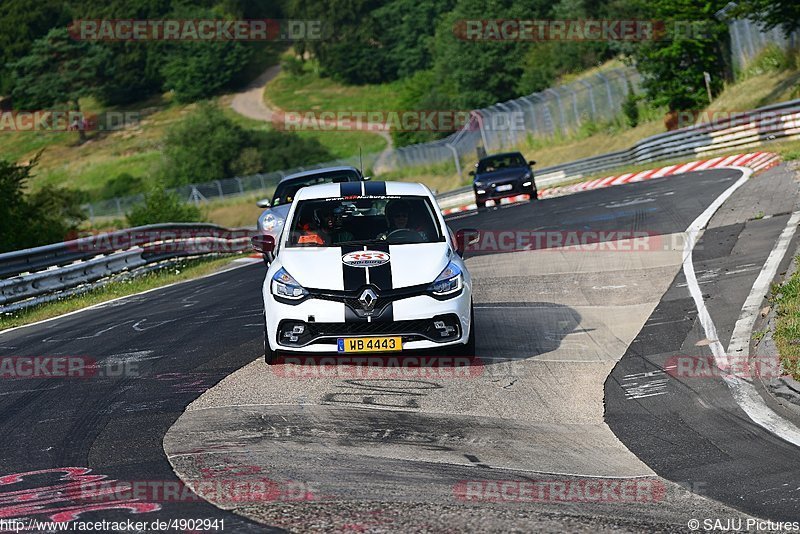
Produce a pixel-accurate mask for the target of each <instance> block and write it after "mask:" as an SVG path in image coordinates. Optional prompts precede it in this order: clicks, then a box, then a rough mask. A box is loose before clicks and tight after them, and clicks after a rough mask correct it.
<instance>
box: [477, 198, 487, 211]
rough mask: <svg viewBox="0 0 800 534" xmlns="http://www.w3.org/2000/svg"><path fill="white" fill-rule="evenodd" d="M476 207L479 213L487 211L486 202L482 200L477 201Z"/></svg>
mask: <svg viewBox="0 0 800 534" xmlns="http://www.w3.org/2000/svg"><path fill="white" fill-rule="evenodd" d="M475 206H476V207H477V209H478V211H483V210H485V209H486V201H484V202H481V201H480V200H475Z"/></svg>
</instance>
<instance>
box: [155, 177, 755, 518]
mask: <svg viewBox="0 0 800 534" xmlns="http://www.w3.org/2000/svg"><path fill="white" fill-rule="evenodd" d="M740 175H741V173H740V172H739V171H730V170H727V171H726V170H716V171H705V172H701V173H692V175H687V176H684V177H673V178H671V179H669V180H654V181H653V182H650V183H645V184H631V185H628V186H620V187H616V188H612V189H611V190H606V191H603V190H599V191H593V192H587V193H583V194H580V195H574V196H572V197H565V198H563V199H553V200H551V201H544V202H539V203H538V206H535V209H534V206H533V205H534V204H537V203H531V205H527V204H526V205H522V206H508V207H502V208H499V209H496V210H492V211H490V212H488V213H486V214H482V215H478V216H477V218H478V221H475V220H469V218H459V219H458V222H459V223H460V224H461V225H462V227H468V226H471V225H478V224H476V223H477V222H480V223H481V224H480V227H481V228H482V229H483V228H487V229H490V230H491V229H502V228H504V227H505V228H515V227H516V228H535V229H541V230H547V229H548V228H552V229H554V230H555V229H559V228H561V227H567V228H592V229H594V228H606V229H608V228H612V229H613V228H616V227H624V228H626V229H630V228H631V227H633V228H637V227H638V228H642V227H646V228H648V230H650V229H653V230H655V231H657V232H658V235H659V236H660V237H661V243H662V244H663V246H662V247H661V248H660V249H659V250H629V249H628V248H626V247H619V250H613V251H602V250H584V249H582V248H581V247H573V248H570V247H564V248H563V249H559V250H552V249H548V250H525V251H517V252H510V253H501V254H492V255H485V256H475V257H472V258H469V259H468V260H467V264H468V267H469V269H470V272H471V274H472V276H473V279H474V281H475V287H474V302H475V322H476V327H477V330H476V331H477V333H478V336H477V356H478V358H480V359H481V361H482V367H481V370H480V372H476V373H474V374H473V375H470V376H461V377H447V378H430V377H419V378H415V377H408V378H393V379H383V380H381V379H369V378H360V377H348V376H339V377H330V376H320V377H315V378H296V377H293V376H292V373H293V372H296V371H293V370H291V369H288V368H289V367H291V365H288V364H287V365H285V366H272V367H270V366H267V365H265V364H264V362H263V359H261V358H259V359H257V360H256V361H254V362H253V363H251V364H249V365H247V366H246V367H244V368H242V369H241V370H239V371H237V372H235V373H233V374H231V375H230V376H228V377H227V378H225V379H224V380H222V381H221V382H220V383H219V384H218V385H217V386H215V387H213V388H211V389H209V390H208V391H207V392H206V393H204V394H203V395H201V396H200V397H199V398H198V399H197V400H196V401H195V402H193V403H192V404H191V405H189V406H188V408H187V410H186V412H185V413H184V414H183V415H182V416H181V417H180V418H179V419H178V421H177V422H176V423H175V425H174V426H173V427H172V428H170V430H169V432H168V433H167V435H166V436H165V438H164V448H165V451H166V453H167V456H168V458H169V460H170V462H171V463H172V464H173V467H174V468H175V470H176V473H177V474H178V475H179V476H180V477H181V478H182V479H184V480H187V481H188V480H192V479H195V478H196V477H197V476H199V475H198V473H200V470H201V469H202V466H203V465H205V464H211V465H216V466H223V465H227V466H232V467H235V468H240V469H241V468H246V467H248V466H249V467H251V468H258V471H257V472H258V473H259V476H261V475H264V474H265V475H266V476H268V477H270V478H271V479H275V480H300V481H305V482H307V483H308V484H309V485H310V486H313V487H314V488H315V492H316V493H315V495H317V496H319V499H311V500H309V501H308V502H302V503H296V502H295V503H286V502H275V503H257V504H253V503H250V504H248V505H240V506H235V505H234V506H230V508H233V509H235V510H236V512H237V513H240V514H242V515H244V516H246V517H249V518H252V519H256V520H261V521H267V522H269V523H270V524H273V525H277V526H281V527H286V528H291V529H293V530H294V529H296V530H297V531H304V530H307V529H310V530H315V529H320V530H327V529H328V528H330V529H333V530H337V529H339V530H342V529H343V527H342V525H343V524H349V523H348V521H349V520H348V518H350V519H351V520H352V521H350V522H354V523H358V522H359V521H361V522H362V523H363V524H364V525H366V527H365V528H366V530H368V531H373V530H374V531H389V530H396V529H397V528H399V527H402V528H406V529H412V530H414V529H419V530H423V531H426V530H431V531H441V530H442V529H443V530H444V531H447V530H448V528H452V529H453V530H457V529H463V528H470V527H472V528H482V529H488V530H491V531H514V530H515V529H516V530H519V531H525V530H528V529H531V528H541V529H543V530H553V531H563V530H564V529H567V530H576V531H580V528H586V529H591V530H600V531H603V530H607V529H619V531H641V530H642V529H644V530H648V531H659V530H663V531H675V530H676V529H678V528H682V527H685V525H686V521H687V520H688V519H690V518H692V517H729V516H734V515H735V516H737V517H748V516H744V515H742V514H741V513H739V512H737V511H736V510H733V509H731V508H728V507H726V506H724V505H722V504H720V503H717V502H714V501H711V500H708V499H704V498H702V497H698V496H697V495H694V494H692V493H690V492H689V491H687V490H686V489H685V488H683V487H681V486H680V485H676V484H674V483H671V482H667V481H665V480H663V479H660V478H658V477H657V476H655V473H654V471H652V470H651V468H650V467H648V466H647V465H646V464H645V463H644V462H642V461H641V460H640V459H639V458H637V456H635V455H634V454H632V453H631V452H630V451H629V450H628V449H627V448H626V447H625V445H624V444H623V443H622V442H620V440H619V439H618V438H617V437H616V436H615V434H614V433H613V432H612V431H611V430H610V428H609V427H608V426H607V425H606V423H605V421H604V383H605V381H606V379H607V377H608V376H609V374H610V373H611V371H612V369H613V368H614V366H615V365H616V363H617V362H618V361H619V360H620V358H622V356H623V354H625V353H626V350H627V349H628V347H629V346H630V344H631V343H632V341H633V340H634V339H635V338H636V337H637V335H638V334H639V332H640V331H641V329H642V327H643V326H644V324H645V321H647V320H648V318H650V317H651V315H652V314H653V312H654V310H655V309H656V306H657V304H658V303H659V302H660V300H661V298H662V296H663V295H664V293H665V291H666V290H667V289H668V288H669V287H670V285H671V283H672V282H673V280H674V279H675V277H676V275H678V273H679V272H680V269H681V263H682V253H683V236H682V234H681V233H680V232H681V231H682V230H683V229H685V228H686V227H688V226H689V224H690V223H691V222H692V220H694V217H696V216H697V215H699V214H700V213H701V212H702V211H703V210H704V209H705V207H706V206H707V205H708V204H710V203H711V202H712V201H713V200H714V199H715V198H716V197H717V196H718V195H719V194H720V193H721V192H722V191H723V190H724V189H725V188H726V187H727V186H729V185H730V184H732V183H733V182H734V181H735V180H736V179H737V178H738V177H739V176H740ZM689 186H691V187H694V188H698V189H697V190H696V191H693V192H688V191H687V190H686V189H685V188H686V187H689ZM642 206H646V209H645V208H642ZM554 214H560V217H559V218H558V220H554ZM537 219H538V220H537ZM648 222H649V224H650V226H647V225H648ZM548 225H549V226H548ZM476 479H477V480H486V479H490V480H517V481H519V480H528V481H531V480H533V481H537V480H538V481H542V480H544V481H553V480H567V481H569V480H572V481H581V480H583V481H585V480H589V479H595V480H603V479H607V480H611V479H613V480H619V481H631V480H633V481H637V480H638V481H644V482H643V483H647V484H649V483H658V484H662V485H663V488H664V496H663V497H661V498H656V499H653V500H652V501H655V502H652V501H651V502H647V503H645V502H638V501H637V502H628V501H625V502H621V501H617V502H612V501H602V502H596V501H595V502H586V501H585V500H584V501H582V502H569V503H565V502H561V501H559V500H558V499H553V498H549V499H539V500H535V499H534V500H533V501H525V502H520V501H519V500H517V501H515V502H502V503H500V504H499V505H498V504H497V503H488V504H487V503H482V504H476V503H472V502H462V501H459V499H458V498H457V497H456V496H454V488H455V487H458V484H459V482H460V481H464V480H476ZM687 484H689V485H691V482H690V481H688V482H687ZM689 489H690V490H692V489H693V488H692V487H689ZM556 501H559V502H556ZM217 504H218V505H220V506H225V503H222V502H218V503H217ZM412 505H413V506H412ZM467 505H468V506H467ZM459 510H460V511H459ZM520 513H522V514H523V515H522V516H520ZM370 514H371V515H370ZM381 514H383V515H384V516H385V517H384V520H383V521H382V522H381V521H380V520H376V522H373V523H374V524H373V523H370V522H369V521H367V520H366V519H364V518H365V517H373V518H374V517H380V516H381ZM552 514H555V516H554V515H552ZM455 517H461V519H460V520H457V519H455ZM632 517H636V519H635V520H633V519H631V518H632ZM443 518H449V519H447V520H444V519H443ZM481 520H483V521H484V523H481V522H480V521H481ZM570 521H574V522H575V523H574V524H572V523H570ZM478 525H480V527H478ZM567 525H572V526H574V527H575V528H571V527H568V526H567ZM344 530H346V529H344ZM587 531H588V530H587Z"/></svg>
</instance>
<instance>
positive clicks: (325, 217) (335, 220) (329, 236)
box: [314, 206, 353, 245]
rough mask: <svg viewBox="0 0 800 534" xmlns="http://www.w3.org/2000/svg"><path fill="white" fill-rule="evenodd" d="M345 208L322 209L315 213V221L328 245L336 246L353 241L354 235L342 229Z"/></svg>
mask: <svg viewBox="0 0 800 534" xmlns="http://www.w3.org/2000/svg"><path fill="white" fill-rule="evenodd" d="M343 214H344V208H343V207H341V206H337V207H335V208H331V207H328V206H326V207H322V208H319V209H318V210H316V212H314V219H315V222H316V223H317V226H318V228H319V229H320V234H321V235H322V238H323V239H324V240H325V244H327V245H336V244H339V243H344V242H347V241H352V240H353V234H351V233H350V232H348V231H347V230H345V229H344V228H343V227H342V223H343V221H342V219H343Z"/></svg>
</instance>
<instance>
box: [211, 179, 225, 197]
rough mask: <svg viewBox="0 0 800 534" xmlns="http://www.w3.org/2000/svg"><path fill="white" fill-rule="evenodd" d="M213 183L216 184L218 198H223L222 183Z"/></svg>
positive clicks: (215, 181) (216, 181) (217, 181)
mask: <svg viewBox="0 0 800 534" xmlns="http://www.w3.org/2000/svg"><path fill="white" fill-rule="evenodd" d="M214 183H215V184H217V190H218V191H219V198H225V195H223V194H222V182H220V181H219V180H214Z"/></svg>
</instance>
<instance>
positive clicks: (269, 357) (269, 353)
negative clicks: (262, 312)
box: [264, 317, 278, 365]
mask: <svg viewBox="0 0 800 534" xmlns="http://www.w3.org/2000/svg"><path fill="white" fill-rule="evenodd" d="M277 360H278V351H276V350H272V348H271V347H270V346H269V338H268V336H267V319H266V317H265V318H264V362H265V363H266V364H267V365H273V364H275V363H276V362H277Z"/></svg>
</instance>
